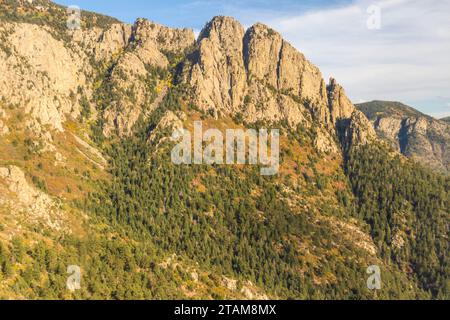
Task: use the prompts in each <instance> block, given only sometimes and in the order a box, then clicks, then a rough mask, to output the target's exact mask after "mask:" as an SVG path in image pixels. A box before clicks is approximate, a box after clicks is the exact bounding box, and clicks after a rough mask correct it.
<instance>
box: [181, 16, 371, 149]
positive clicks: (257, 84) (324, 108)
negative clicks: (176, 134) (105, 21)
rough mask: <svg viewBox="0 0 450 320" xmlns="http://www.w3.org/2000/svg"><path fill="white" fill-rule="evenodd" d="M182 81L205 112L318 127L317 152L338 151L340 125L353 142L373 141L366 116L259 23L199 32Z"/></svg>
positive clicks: (223, 24) (225, 21) (225, 22)
mask: <svg viewBox="0 0 450 320" xmlns="http://www.w3.org/2000/svg"><path fill="white" fill-rule="evenodd" d="M183 78H184V80H185V81H186V82H187V83H188V84H189V85H190V86H192V88H193V90H194V102H195V103H196V104H197V105H198V106H199V107H200V108H202V109H203V110H205V111H208V110H211V109H212V110H213V111H214V112H215V113H218V114H221V113H222V114H228V115H236V114H241V115H242V116H243V118H244V120H245V121H247V122H250V123H252V122H256V121H258V120H263V121H269V122H270V121H272V122H276V121H282V120H286V121H287V122H288V123H289V124H290V125H291V126H294V127H295V126H296V125H297V124H299V123H303V124H304V125H306V126H311V125H312V123H313V122H316V123H317V122H318V123H319V124H320V126H319V127H320V128H319V131H318V134H319V139H317V142H318V143H317V144H316V147H318V148H319V149H323V150H328V151H332V150H333V149H334V150H336V148H333V147H331V145H333V144H334V142H333V139H332V135H333V134H334V129H335V124H336V123H337V121H339V120H348V121H347V122H346V123H347V124H348V125H350V124H351V125H352V129H351V130H349V131H348V134H350V135H354V136H352V137H351V140H352V141H353V142H354V143H357V142H363V143H364V142H366V141H367V140H368V138H369V137H372V136H375V135H374V132H373V130H372V128H371V127H370V126H369V125H367V124H368V121H367V119H364V116H363V115H359V114H355V115H353V114H354V113H355V107H354V106H353V104H352V103H351V102H350V100H349V99H348V98H347V97H346V96H345V93H344V91H343V89H342V88H341V87H340V86H339V85H338V84H337V83H336V81H335V80H334V79H332V80H331V83H330V85H329V87H328V90H327V86H326V85H325V81H324V80H323V78H322V75H321V73H320V71H319V69H318V68H317V67H316V66H314V65H313V64H311V63H310V62H309V61H308V60H306V58H305V57H304V56H303V55H302V54H301V53H300V52H298V51H297V50H296V49H295V48H294V47H292V46H291V45H290V44H289V43H288V42H286V41H285V40H283V38H282V37H281V35H280V34H278V33H277V32H275V31H273V30H272V29H270V28H268V27H267V26H265V25H263V24H260V23H258V24H255V25H254V26H252V27H251V28H249V29H248V30H247V31H244V29H243V27H242V26H241V25H240V24H239V22H237V21H236V20H234V19H233V18H229V17H216V18H214V19H213V20H212V21H211V22H210V23H208V24H207V25H206V27H205V28H204V29H203V31H202V32H201V34H200V37H199V40H198V50H197V51H196V52H195V54H193V55H192V58H191V59H190V61H188V62H187V63H186V64H185V67H184V71H183ZM356 113H357V111H356ZM360 124H361V125H362V127H359V125H360ZM366 129H367V130H368V131H367V132H366V133H363V132H362V131H364V130H366ZM360 138H361V139H363V140H361V141H360V140H359V139H360Z"/></svg>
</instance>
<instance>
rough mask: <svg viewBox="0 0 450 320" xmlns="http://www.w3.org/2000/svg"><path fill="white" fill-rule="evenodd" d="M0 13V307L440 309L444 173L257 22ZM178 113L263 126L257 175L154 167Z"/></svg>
mask: <svg viewBox="0 0 450 320" xmlns="http://www.w3.org/2000/svg"><path fill="white" fill-rule="evenodd" d="M0 6H1V7H0V8H1V10H0V17H1V18H2V19H1V20H0V36H1V37H2V39H3V40H4V41H2V43H1V46H0V74H1V77H0V94H1V99H0V299H356V300H357V299H448V298H449V283H448V276H449V264H448V263H449V261H448V259H449V258H448V251H449V250H448V235H449V230H448V227H449V225H448V214H449V190H450V188H449V186H450V178H449V177H448V176H447V175H446V174H444V173H442V172H435V171H431V170H430V169H427V168H425V167H422V166H420V165H418V164H416V163H414V162H412V161H410V160H409V159H407V158H405V157H404V156H402V155H401V153H400V152H398V151H397V150H395V148H392V146H391V145H387V144H385V143H383V142H382V141H380V140H379V139H378V138H377V137H376V134H375V131H374V130H373V128H372V125H371V123H370V121H369V120H368V119H367V117H366V116H365V115H364V114H363V113H361V112H360V111H358V110H357V109H356V108H355V107H354V106H353V104H352V103H351V102H350V100H349V99H348V98H347V97H346V95H345V91H344V89H343V88H342V87H341V86H340V85H339V84H338V83H337V82H336V80H334V79H331V80H330V82H329V83H328V84H326V83H325V80H324V79H323V78H322V76H321V74H320V71H319V70H318V68H317V67H315V66H314V65H313V64H312V63H311V62H309V61H308V60H306V58H305V57H304V56H303V54H301V53H299V52H298V51H297V50H296V49H295V48H293V47H292V46H291V45H290V44H289V43H288V42H286V41H285V40H284V39H282V37H281V35H279V34H278V33H277V32H276V31H274V30H272V29H270V28H269V27H267V26H264V25H262V24H256V25H254V26H252V27H250V28H248V29H247V30H245V29H244V28H243V27H242V26H241V25H240V23H239V22H237V21H236V20H234V19H232V18H228V17H215V18H214V19H212V20H211V22H209V23H208V24H207V25H206V26H205V28H204V30H203V31H202V32H201V33H200V36H199V38H198V39H195V38H194V34H193V32H192V31H191V30H187V29H171V28H167V27H164V26H161V25H158V24H156V23H153V22H150V21H147V20H145V19H139V20H138V21H136V23H135V24H134V25H127V24H122V23H120V22H118V21H117V20H115V19H113V18H108V17H104V16H101V15H96V14H94V13H86V14H87V18H89V20H90V21H91V22H90V23H87V20H83V23H82V26H83V28H82V30H71V31H67V30H65V29H64V21H65V20H64V19H65V16H64V12H65V11H64V8H63V7H60V6H57V5H54V4H53V3H51V2H49V1H39V2H38V3H37V2H36V3H34V4H30V3H29V2H26V1H9V0H8V1H5V0H3V1H0ZM37 6H38V7H37ZM87 18H86V19H87ZM29 44H31V45H29ZM55 61H56V63H55ZM212 84H213V85H212ZM194 121H202V124H203V129H204V130H206V129H209V128H215V129H217V130H219V131H220V132H224V131H225V130H226V129H229V128H233V129H248V128H253V129H260V128H268V129H279V130H280V167H279V170H278V172H277V174H275V175H272V176H263V175H261V174H260V167H261V165H227V164H209V165H207V164H196V165H188V164H185V165H176V164H174V163H173V162H172V160H171V150H172V148H173V146H174V144H175V141H173V140H172V139H171V136H172V133H173V132H174V130H175V129H177V128H181V127H182V128H186V129H187V130H188V131H190V132H192V131H193V127H194ZM204 144H206V141H204ZM373 265H376V266H379V267H380V270H381V288H380V289H376V290H371V289H369V288H368V286H367V279H368V277H369V274H368V273H367V268H368V267H369V266H373ZM69 266H79V267H80V270H81V285H80V288H79V289H78V290H74V291H71V290H68V288H67V285H66V283H67V279H68V276H69V274H68V273H67V272H68V267H69Z"/></svg>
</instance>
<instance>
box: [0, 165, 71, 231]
mask: <svg viewBox="0 0 450 320" xmlns="http://www.w3.org/2000/svg"><path fill="white" fill-rule="evenodd" d="M0 179H2V180H3V181H2V180H0V190H1V191H2V192H0V205H7V206H9V207H10V208H11V212H15V213H16V214H17V213H23V214H25V215H26V217H27V219H26V220H27V221H29V222H32V223H34V222H41V223H44V224H45V225H47V226H48V227H50V228H53V229H56V230H62V229H63V225H62V216H61V213H60V211H59V206H58V205H57V204H56V202H55V201H53V200H52V199H51V198H50V197H49V196H48V195H46V194H45V193H43V192H41V191H39V190H37V189H36V188H34V187H33V186H30V185H29V184H28V182H27V180H26V179H25V175H24V173H23V171H22V170H21V169H19V168H18V167H16V166H9V167H0ZM5 189H6V190H5ZM8 193H9V194H8Z"/></svg>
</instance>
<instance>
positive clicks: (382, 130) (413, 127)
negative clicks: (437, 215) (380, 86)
mask: <svg viewBox="0 0 450 320" xmlns="http://www.w3.org/2000/svg"><path fill="white" fill-rule="evenodd" d="M356 107H357V108H358V109H359V110H360V111H362V112H363V113H364V114H365V115H366V116H367V118H368V119H369V120H370V121H371V122H372V124H373V127H374V128H375V130H376V132H377V134H378V135H379V137H380V138H381V139H383V140H385V141H386V142H388V144H389V145H391V146H392V147H393V148H394V149H396V150H398V151H399V152H401V153H402V154H404V155H405V156H407V157H410V158H412V159H414V160H416V161H418V162H420V163H422V164H423V165H426V166H429V167H431V168H433V169H436V170H439V171H442V172H447V173H448V172H449V170H450V149H449V146H450V125H449V124H448V123H445V121H442V120H436V119H434V118H432V117H430V116H427V115H425V114H423V113H421V112H419V111H417V110H415V109H413V108H411V107H409V106H406V105H404V104H402V103H399V102H389V101H372V102H367V103H363V104H358V105H356Z"/></svg>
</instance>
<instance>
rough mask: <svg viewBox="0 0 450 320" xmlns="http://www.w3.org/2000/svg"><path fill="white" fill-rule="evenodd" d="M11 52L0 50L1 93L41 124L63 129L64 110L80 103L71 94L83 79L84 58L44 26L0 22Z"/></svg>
mask: <svg viewBox="0 0 450 320" xmlns="http://www.w3.org/2000/svg"><path fill="white" fill-rule="evenodd" d="M0 33H3V34H6V35H7V37H6V38H5V40H6V42H7V43H6V44H5V45H7V46H9V47H10V49H11V52H12V54H10V55H8V54H7V53H5V52H3V51H0V74H1V75H2V77H1V78H0V94H1V98H3V99H5V100H6V101H8V103H11V104H18V105H21V106H23V107H24V108H25V111H26V112H27V113H30V114H31V115H32V116H33V117H35V118H36V119H39V121H40V122H41V123H42V124H48V125H50V126H51V127H52V128H54V129H56V130H59V131H62V130H63V127H62V123H63V122H64V120H65V116H64V115H65V114H71V115H73V116H74V117H76V116H78V114H79V106H78V105H77V104H76V103H75V102H74V101H73V100H72V99H71V98H70V96H71V94H73V93H74V92H76V91H77V87H78V86H83V85H84V84H85V82H86V77H85V74H86V73H87V70H86V69H85V68H84V63H83V58H82V57H80V56H78V55H77V54H75V53H74V52H72V51H70V50H68V49H67V48H66V47H65V46H64V45H63V43H62V42H60V41H58V40H56V39H55V38H54V37H53V36H52V35H51V34H50V33H49V32H48V31H47V30H46V28H42V27H39V26H36V25H31V24H9V23H2V24H0Z"/></svg>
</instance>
